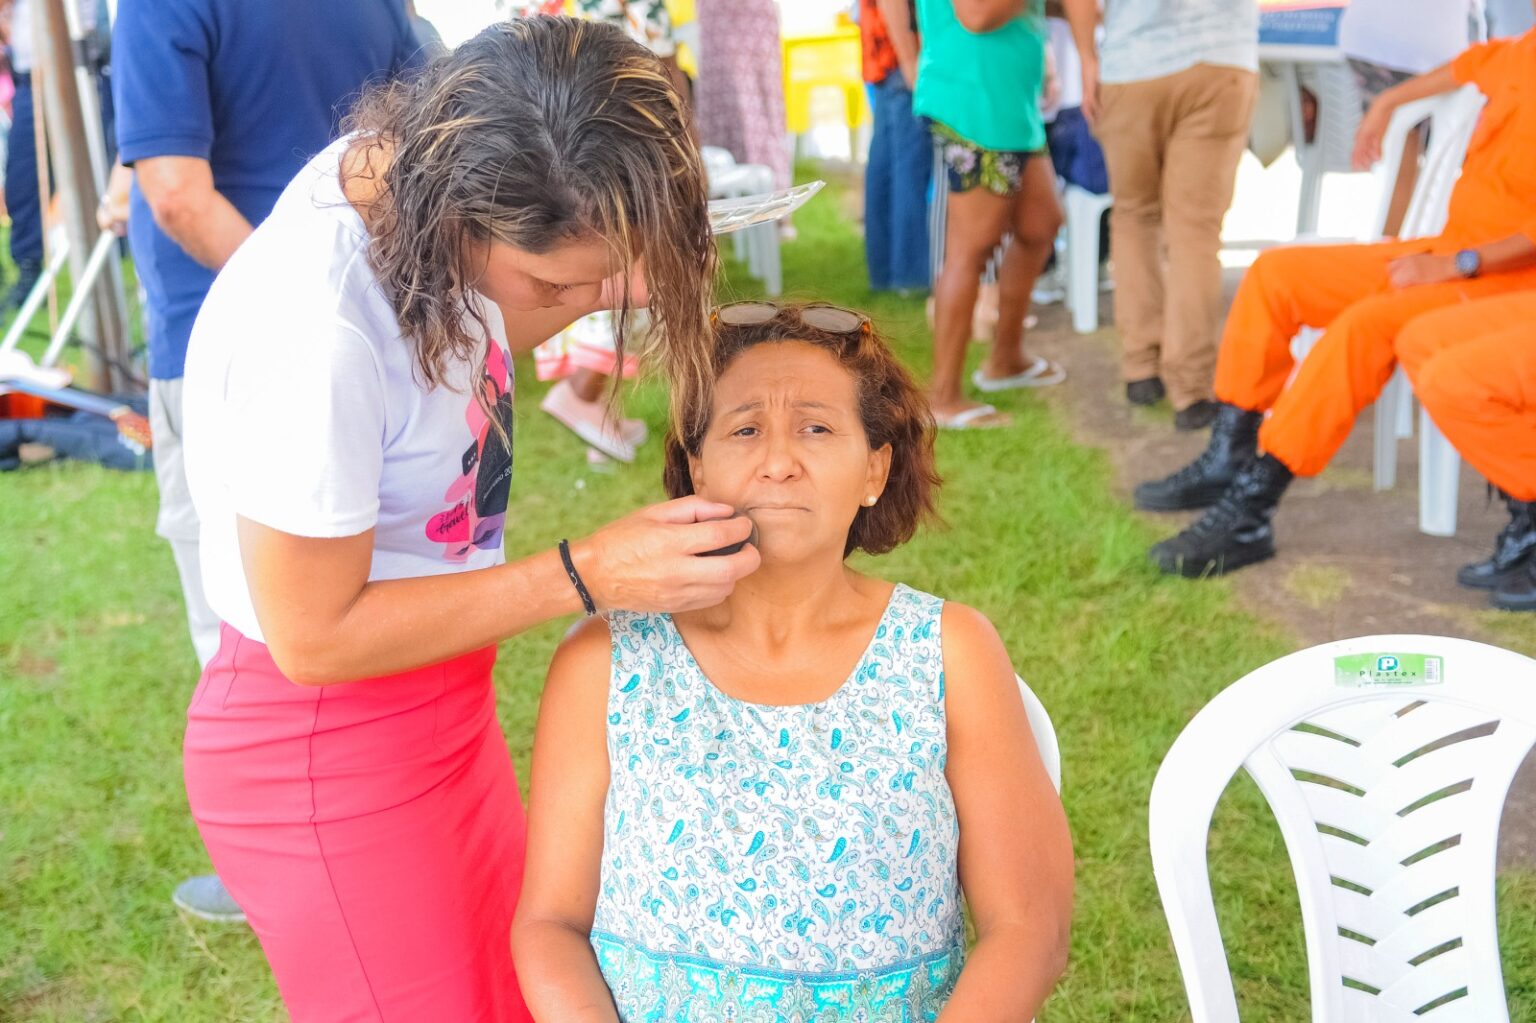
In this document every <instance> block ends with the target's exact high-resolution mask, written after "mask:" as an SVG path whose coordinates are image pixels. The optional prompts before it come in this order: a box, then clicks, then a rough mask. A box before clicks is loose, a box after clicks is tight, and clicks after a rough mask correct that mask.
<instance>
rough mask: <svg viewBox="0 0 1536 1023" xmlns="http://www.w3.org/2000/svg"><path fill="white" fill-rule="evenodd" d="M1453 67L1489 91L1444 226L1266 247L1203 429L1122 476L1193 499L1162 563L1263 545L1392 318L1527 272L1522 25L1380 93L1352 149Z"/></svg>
mask: <svg viewBox="0 0 1536 1023" xmlns="http://www.w3.org/2000/svg"><path fill="white" fill-rule="evenodd" d="M1465 83H1472V84H1474V85H1476V86H1477V87H1478V89H1479V90H1481V91H1482V93H1483V94H1484V95H1485V96H1486V97H1487V100H1488V102H1487V105H1486V107H1484V109H1483V112H1482V115H1481V118H1480V121H1479V123H1478V125H1477V130H1476V133H1475V134H1474V135H1473V138H1472V142H1471V145H1470V146H1469V147H1468V149H1467V154H1466V158H1465V161H1464V163H1463V166H1462V173H1461V177H1460V179H1459V180H1458V181H1457V183H1456V186H1455V189H1454V191H1453V192H1452V194H1451V200H1450V209H1449V212H1448V216H1447V219H1446V224H1445V230H1444V231H1442V232H1441V233H1440V234H1439V235H1438V236H1436V237H1432V238H1419V239H1414V240H1411V241H1384V242H1380V243H1377V244H1369V245H1360V244H1355V245H1298V246H1294V247H1289V248H1282V249H1274V250H1271V251H1269V252H1266V253H1264V254H1263V255H1262V256H1260V257H1259V259H1258V260H1257V261H1256V262H1255V263H1254V264H1253V267H1252V268H1251V269H1250V270H1249V271H1248V273H1247V275H1246V276H1245V277H1244V278H1243V282H1242V285H1241V286H1240V287H1239V288H1238V291H1237V297H1236V298H1235V300H1234V301H1233V303H1232V310H1231V312H1230V313H1229V314H1228V317H1227V323H1226V328H1225V332H1224V334H1223V337H1222V343H1221V351H1220V355H1219V357H1218V360H1217V366H1216V396H1217V399H1218V400H1219V401H1220V403H1221V406H1220V408H1219V410H1218V412H1217V415H1216V420H1215V422H1214V423H1213V424H1212V428H1211V439H1210V443H1209V445H1208V446H1207V448H1206V450H1205V451H1204V452H1203V453H1202V454H1201V455H1200V456H1199V457H1198V458H1196V459H1195V460H1194V461H1193V462H1192V463H1190V464H1189V465H1187V466H1185V467H1184V468H1182V469H1180V470H1179V471H1178V472H1175V473H1174V474H1173V475H1171V476H1168V477H1166V478H1164V479H1160V480H1155V481H1152V482H1148V483H1143V484H1142V485H1141V486H1139V487H1137V488H1136V505H1137V507H1139V508H1145V509H1151V510H1156V511H1172V510H1178V509H1185V508H1206V509H1207V511H1206V513H1205V514H1204V516H1202V517H1201V518H1200V519H1199V520H1198V521H1196V522H1195V523H1194V524H1193V525H1192V526H1190V527H1189V528H1188V529H1186V530H1184V531H1183V532H1182V533H1180V534H1178V535H1177V536H1175V537H1173V538H1171V539H1168V540H1164V541H1163V542H1162V543H1159V544H1157V545H1156V546H1154V547H1153V548H1152V550H1151V552H1150V553H1151V558H1152V560H1153V561H1154V562H1155V563H1156V564H1157V565H1158V567H1159V568H1161V569H1162V570H1163V571H1164V572H1168V573H1177V574H1182V575H1185V576H1189V577H1191V578H1199V577H1202V576H1206V575H1219V574H1221V573H1222V572H1228V571H1231V570H1233V569H1236V568H1241V567H1242V566H1244V565H1249V564H1252V563H1254V562H1257V561H1262V560H1264V559H1266V558H1269V557H1271V556H1273V555H1274V552H1275V540H1274V532H1273V529H1272V528H1271V525H1270V518H1271V516H1272V515H1273V513H1274V510H1275V507H1276V506H1277V505H1278V504H1279V501H1280V498H1281V496H1282V495H1283V494H1284V492H1285V488H1286V486H1287V485H1288V484H1289V483H1290V481H1291V479H1292V478H1293V476H1313V475H1316V474H1317V473H1319V472H1321V471H1322V470H1323V468H1324V467H1325V466H1326V465H1327V464H1328V460H1329V459H1330V458H1332V457H1333V454H1334V452H1336V451H1337V450H1338V449H1339V447H1340V446H1341V445H1342V444H1343V443H1344V440H1345V438H1346V437H1348V436H1349V431H1350V429H1351V427H1353V425H1354V422H1355V418H1356V416H1357V415H1358V414H1359V413H1360V411H1361V410H1362V409H1364V408H1365V407H1366V406H1368V405H1370V404H1371V403H1372V402H1374V401H1375V400H1376V397H1377V395H1378V394H1380V392H1381V388H1382V386H1383V385H1384V384H1386V382H1387V380H1388V379H1389V378H1390V377H1391V375H1392V372H1393V369H1394V367H1395V366H1396V364H1397V361H1398V357H1399V345H1398V342H1399V338H1400V336H1401V334H1402V332H1403V330H1404V328H1405V327H1407V326H1408V325H1409V324H1410V323H1412V322H1413V321H1414V320H1415V319H1416V318H1418V317H1420V316H1423V315H1424V314H1426V313H1430V312H1432V311H1434V310H1436V309H1440V308H1443V307H1446V306H1452V305H1459V304H1461V303H1465V302H1468V301H1471V300H1474V299H1479V298H1485V297H1489V296H1492V295H1498V294H1503V293H1506V292H1511V291H1519V290H1522V289H1531V288H1536V145H1533V143H1536V103H1532V102H1531V97H1532V96H1533V95H1536V32H1527V33H1526V34H1525V35H1523V36H1520V37H1519V38H1517V39H1501V40H1497V41H1494V42H1489V43H1482V44H1479V45H1476V46H1473V47H1471V48H1470V49H1468V50H1466V51H1465V52H1464V53H1462V54H1461V56H1459V57H1457V58H1456V59H1455V60H1454V61H1452V62H1451V63H1450V64H1447V65H1445V66H1444V67H1441V68H1438V69H1436V70H1434V71H1431V72H1428V73H1427V74H1423V75H1419V76H1418V77H1416V78H1412V79H1409V80H1408V81H1406V82H1404V83H1402V84H1401V85H1398V86H1395V87H1393V88H1391V89H1388V90H1387V91H1386V92H1384V93H1382V94H1381V95H1380V96H1379V97H1378V98H1377V100H1376V102H1375V103H1373V104H1372V106H1371V109H1370V110H1369V112H1367V114H1366V115H1365V118H1364V119H1363V120H1362V122H1361V125H1360V132H1359V135H1358V137H1357V139H1356V150H1355V161H1356V164H1357V166H1367V165H1369V164H1370V163H1371V162H1373V161H1374V160H1375V159H1376V158H1377V156H1379V154H1380V150H1381V139H1382V136H1383V134H1384V133H1385V131H1386V127H1387V122H1388V120H1389V119H1390V118H1391V116H1392V112H1393V111H1394V110H1395V109H1397V107H1399V106H1401V105H1402V104H1403V103H1407V102H1410V101H1412V100H1416V99H1420V98H1423V97H1426V96H1433V95H1436V94H1438V93H1443V92H1449V91H1451V90H1453V89H1456V88H1458V87H1459V86H1461V85H1463V84H1465ZM1522 91H1523V93H1524V98H1525V102H1524V103H1523V104H1522V103H1521V102H1520V100H1521V97H1522ZM1304 326H1318V327H1326V330H1325V333H1324V334H1323V336H1322V338H1321V339H1320V340H1319V341H1318V342H1317V344H1316V346H1315V347H1314V348H1313V349H1312V351H1311V353H1310V354H1309V355H1308V356H1307V358H1306V360H1305V361H1304V362H1303V363H1302V365H1301V367H1300V370H1299V371H1298V372H1297V374H1296V378H1295V380H1294V381H1292V382H1291V384H1290V386H1289V387H1287V386H1286V381H1287V379H1289V377H1290V375H1291V370H1292V367H1293V359H1292V357H1291V350H1290V346H1291V339H1292V337H1294V336H1295V334H1296V333H1297V331H1299V330H1300V329H1301V328H1302V327H1304ZM1265 413H1269V414H1270V415H1269V418H1268V420H1267V421H1266V420H1265ZM1261 424H1262V425H1261ZM1260 449H1262V452H1263V454H1259V450H1260Z"/></svg>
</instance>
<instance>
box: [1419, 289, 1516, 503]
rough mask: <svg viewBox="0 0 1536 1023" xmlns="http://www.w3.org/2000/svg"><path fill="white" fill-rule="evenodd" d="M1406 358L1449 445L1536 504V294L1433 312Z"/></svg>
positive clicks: (1496, 481)
mask: <svg viewBox="0 0 1536 1023" xmlns="http://www.w3.org/2000/svg"><path fill="white" fill-rule="evenodd" d="M1397 351H1398V357H1399V358H1400V359H1401V360H1402V363H1403V369H1404V370H1406V371H1407V373H1408V377H1409V379H1410V380H1412V381H1413V390H1414V393H1415V394H1417V395H1418V396H1419V400H1420V401H1421V402H1423V403H1424V407H1425V408H1426V409H1427V410H1428V411H1429V416H1430V418H1431V419H1433V420H1434V421H1435V425H1436V426H1438V427H1440V431H1441V432H1442V433H1444V434H1445V436H1446V439H1447V440H1449V441H1450V442H1451V444H1452V445H1454V446H1455V448H1456V450H1457V451H1460V452H1461V455H1462V457H1463V458H1465V459H1466V460H1467V461H1468V462H1471V463H1472V466H1473V467H1474V468H1475V469H1477V471H1478V472H1480V473H1482V474H1483V475H1484V476H1486V477H1488V479H1489V481H1490V482H1492V483H1493V485H1494V486H1496V487H1499V488H1500V489H1502V490H1503V491H1504V492H1505V493H1507V494H1509V495H1510V496H1511V497H1513V498H1514V499H1515V500H1517V501H1536V291H1524V292H1517V293H1515V294H1511V295H1503V296H1500V297H1498V298H1485V299H1482V300H1481V301H1477V302H1470V303H1466V304H1463V305H1456V306H1452V307H1448V308H1445V309H1440V310H1437V311H1435V312H1432V313H1426V314H1424V315H1423V316H1420V317H1419V318H1418V319H1416V320H1414V321H1413V322H1412V323H1410V324H1408V326H1406V327H1404V328H1403V332H1402V333H1401V334H1399V335H1398V338H1397Z"/></svg>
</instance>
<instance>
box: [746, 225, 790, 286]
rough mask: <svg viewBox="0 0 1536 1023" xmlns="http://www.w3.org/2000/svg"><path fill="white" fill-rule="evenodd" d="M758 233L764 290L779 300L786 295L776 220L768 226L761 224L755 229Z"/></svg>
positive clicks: (759, 262)
mask: <svg viewBox="0 0 1536 1023" xmlns="http://www.w3.org/2000/svg"><path fill="white" fill-rule="evenodd" d="M753 230H754V231H755V232H757V250H758V265H759V267H760V268H761V271H762V272H761V273H759V274H758V277H760V278H761V279H762V282H763V290H764V291H765V292H766V293H767V295H768V297H769V298H778V297H779V296H780V295H782V294H783V293H784V268H783V263H782V262H781V260H780V258H779V224H778V221H776V220H770V221H769V222H768V223H766V224H759V225H758V226H757V227H755V228H753Z"/></svg>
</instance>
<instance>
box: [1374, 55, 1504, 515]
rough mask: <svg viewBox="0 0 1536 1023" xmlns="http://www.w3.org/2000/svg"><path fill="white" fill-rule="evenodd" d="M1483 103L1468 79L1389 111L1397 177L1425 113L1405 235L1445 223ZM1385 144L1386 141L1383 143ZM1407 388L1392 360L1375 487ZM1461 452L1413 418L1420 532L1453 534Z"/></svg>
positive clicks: (1403, 423)
mask: <svg viewBox="0 0 1536 1023" xmlns="http://www.w3.org/2000/svg"><path fill="white" fill-rule="evenodd" d="M1484 102H1486V100H1485V97H1484V96H1483V94H1482V93H1480V92H1478V91H1477V88H1476V87H1475V86H1471V85H1466V86H1463V87H1462V88H1460V89H1458V90H1456V91H1455V92H1450V93H1445V94H1444V95H1441V96H1431V97H1429V98H1428V99H1423V100H1418V101H1416V102H1414V103H1406V104H1404V105H1403V106H1402V107H1400V108H1398V110H1397V111H1396V113H1394V114H1393V116H1392V122H1391V124H1390V125H1389V126H1388V129H1387V134H1386V136H1385V138H1384V139H1383V140H1382V153H1383V155H1384V156H1385V157H1386V159H1385V160H1384V161H1383V163H1384V164H1385V165H1387V166H1384V167H1383V169H1382V173H1383V174H1384V175H1389V176H1390V180H1394V181H1395V180H1396V177H1397V173H1398V171H1399V170H1400V168H1398V167H1396V166H1393V164H1394V163H1396V162H1401V157H1402V151H1403V139H1404V138H1405V137H1406V136H1407V134H1408V131H1410V130H1411V129H1412V128H1413V126H1414V125H1416V124H1418V123H1419V122H1420V121H1424V120H1428V121H1429V125H1430V140H1429V152H1428V154H1427V155H1426V157H1425V160H1424V166H1423V168H1422V170H1421V171H1420V177H1419V184H1418V186H1417V187H1415V189H1414V194H1413V201H1412V202H1410V203H1409V204H1408V212H1407V214H1406V215H1405V216H1404V218H1403V230H1402V232H1401V235H1402V237H1404V238H1424V237H1429V236H1431V235H1436V234H1439V233H1440V232H1441V231H1442V230H1444V228H1445V220H1446V216H1447V214H1448V213H1449V210H1450V203H1451V192H1452V190H1453V189H1454V188H1455V187H1456V179H1457V178H1459V177H1460V176H1461V164H1462V160H1463V159H1464V158H1465V157H1466V154H1467V146H1468V144H1469V143H1470V142H1471V141H1472V133H1473V131H1474V130H1476V128H1477V119H1478V115H1479V114H1481V113H1482V109H1483V104H1484ZM1388 147H1392V148H1388ZM1388 168H1390V169H1388ZM1390 193H1391V186H1390V184H1387V183H1386V182H1385V181H1384V188H1383V195H1384V198H1383V199H1382V201H1381V203H1382V205H1381V207H1380V209H1381V211H1382V213H1383V219H1384V212H1385V203H1386V202H1387V201H1389V199H1390ZM1412 431H1413V392H1412V388H1411V387H1410V385H1409V383H1408V377H1407V374H1405V373H1404V372H1403V371H1402V369H1401V367H1399V368H1398V369H1397V370H1396V371H1395V372H1394V373H1393V374H1392V379H1391V380H1390V381H1388V383H1387V386H1386V387H1385V388H1383V389H1382V392H1381V396H1380V397H1379V398H1377V400H1376V450H1375V458H1374V462H1375V465H1374V469H1375V482H1376V489H1377V490H1389V489H1391V488H1392V487H1394V486H1396V485H1397V441H1398V439H1399V438H1400V437H1408V436H1412ZM1460 477H1461V456H1460V455H1459V454H1457V452H1456V449H1455V448H1453V447H1452V446H1451V444H1450V442H1449V441H1447V440H1446V439H1445V437H1444V435H1442V434H1441V433H1440V429H1439V428H1438V427H1437V426H1435V425H1434V423H1433V422H1431V421H1430V418H1429V414H1428V413H1426V412H1422V411H1421V413H1420V423H1419V531H1420V532H1423V533H1428V534H1430V535H1432V536H1455V535H1456V500H1457V493H1458V491H1459V489H1460Z"/></svg>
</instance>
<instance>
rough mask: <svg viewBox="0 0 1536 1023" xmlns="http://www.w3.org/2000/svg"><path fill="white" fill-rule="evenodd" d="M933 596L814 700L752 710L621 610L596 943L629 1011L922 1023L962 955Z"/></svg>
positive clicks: (881, 634)
mask: <svg viewBox="0 0 1536 1023" xmlns="http://www.w3.org/2000/svg"><path fill="white" fill-rule="evenodd" d="M942 608H943V602H942V601H941V600H939V599H938V598H937V597H933V596H929V595H928V594H925V593H920V592H918V591H916V590H912V589H910V588H908V587H905V586H897V587H896V589H895V592H894V593H893V594H892V595H891V600H890V604H889V605H888V606H887V608H886V610H885V613H884V615H883V616H882V617H881V619H880V624H879V626H878V627H877V628H876V630H875V635H874V638H873V639H872V640H871V641H870V643H869V646H868V648H867V649H866V650H865V651H864V654H863V656H862V657H861V658H860V659H859V662H858V664H857V665H856V666H855V668H854V670H853V673H852V674H851V675H850V676H849V677H848V679H847V680H846V681H845V682H844V683H843V685H842V686H841V687H840V688H839V689H838V690H837V692H836V693H834V694H833V695H832V696H831V697H829V698H828V699H826V700H824V701H822V702H820V703H813V704H804V705H799V706H785V707H780V706H768V705H763V704H755V703H746V702H743V701H741V700H737V699H735V698H733V697H731V696H728V695H726V694H725V693H723V692H721V691H720V690H719V689H717V688H716V687H715V686H714V684H713V683H711V682H710V680H709V679H708V678H706V677H705V675H704V673H703V671H702V670H700V668H699V665H698V662H696V661H695V660H694V659H693V655H692V654H691V653H690V652H689V650H688V648H687V646H686V645H685V644H684V642H683V639H682V636H681V635H680V634H679V633H678V631H677V627H676V626H675V625H674V624H673V622H672V618H671V616H670V615H657V614H635V613H615V614H613V615H612V617H611V621H610V628H611V631H612V636H613V674H612V680H611V684H610V688H609V696H608V763H609V768H610V772H611V778H612V780H611V782H610V783H609V789H608V798H607V804H606V806H605V809H604V840H603V860H602V878H601V889H600V892H599V895H598V901H597V912H596V918H595V920H594V922H593V929H592V938H591V940H592V946H593V948H594V949H595V951H596V953H597V960H598V964H599V965H600V967H601V968H602V972H603V977H604V979H605V980H606V981H607V983H608V987H609V989H610V990H611V991H612V992H613V997H614V1002H615V1004H616V1005H617V1006H618V1010H619V1016H620V1018H621V1019H622V1020H624V1023H641V1021H644V1023H674V1021H686V1023H715V1021H719V1020H739V1021H758V1023H779V1021H784V1023H790V1021H797V1023H798V1021H807V1023H809V1021H816V1023H836V1021H844V1020H849V1021H851V1020H869V1021H890V1023H916V1021H921V1020H932V1019H934V1018H935V1017H936V1016H937V1015H938V1012H939V1009H940V1008H941V1007H942V1006H943V1004H944V1002H945V1001H946V1000H947V999H948V997H949V994H950V992H951V990H952V989H953V988H954V984H955V980H956V979H957V977H958V976H959V973H960V967H961V964H962V962H963V960H964V955H965V932H964V923H963V918H962V915H961V903H960V888H959V883H958V878H957V875H956V862H955V855H956V847H957V843H958V839H959V827H958V824H957V821H956V818H955V804H954V799H953V797H952V795H951V794H950V791H949V784H948V782H947V781H946V779H945V776H944V766H945V760H946V753H947V741H946V731H945V717H944V658H943V652H942V648H941V646H940V637H939V615H940V611H941V610H942Z"/></svg>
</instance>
